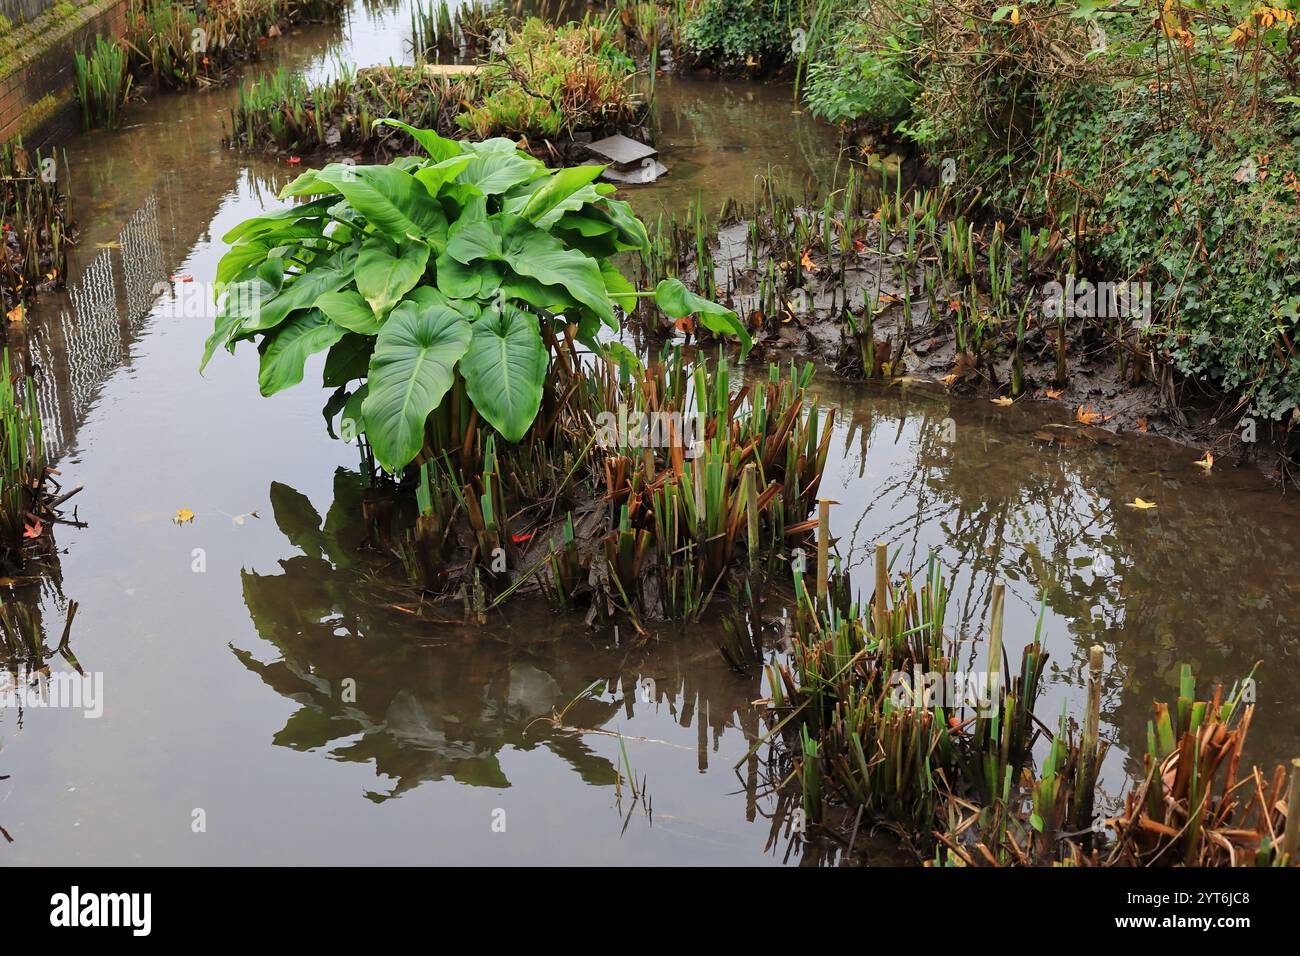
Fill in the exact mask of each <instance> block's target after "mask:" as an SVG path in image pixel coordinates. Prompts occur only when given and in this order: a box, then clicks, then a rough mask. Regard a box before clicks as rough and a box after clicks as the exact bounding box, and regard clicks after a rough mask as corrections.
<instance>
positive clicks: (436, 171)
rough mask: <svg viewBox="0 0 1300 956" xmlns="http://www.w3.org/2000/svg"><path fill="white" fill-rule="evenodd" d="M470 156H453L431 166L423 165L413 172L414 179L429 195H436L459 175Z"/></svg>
mask: <svg viewBox="0 0 1300 956" xmlns="http://www.w3.org/2000/svg"><path fill="white" fill-rule="evenodd" d="M471 158H472V157H469V156H460V155H457V156H453V157H452V158H451V159H446V160H443V161H442V162H440V163H436V164H434V165H433V166H425V167H424V168H423V169H421V170H417V171H416V172H415V173H414V176H415V178H416V179H418V180H419V181H420V183H421V184H422V185H423V186H424V188H425V189H427V190H428V191H429V195H430V196H437V195H438V194H439V193H440V192H442V187H443V186H445V185H447V183H449V182H451V181H452V180H454V179H455V178H456V177H457V176H459V175H460V174H461V173H462V172H463V171H464V169H465V167H466V166H468V165H469V161H470V159H471Z"/></svg>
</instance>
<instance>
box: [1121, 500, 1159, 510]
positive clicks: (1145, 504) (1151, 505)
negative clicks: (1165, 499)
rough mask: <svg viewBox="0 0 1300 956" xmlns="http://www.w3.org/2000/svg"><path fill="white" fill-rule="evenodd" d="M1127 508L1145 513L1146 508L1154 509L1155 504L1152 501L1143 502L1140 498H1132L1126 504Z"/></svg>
mask: <svg viewBox="0 0 1300 956" xmlns="http://www.w3.org/2000/svg"><path fill="white" fill-rule="evenodd" d="M1128 506H1129V507H1130V508H1137V509H1139V510H1141V511H1146V510H1147V509H1148V508H1154V507H1155V506H1156V503H1155V502H1154V501H1144V500H1142V499H1141V498H1134V499H1133V500H1132V501H1130V502H1129V503H1128Z"/></svg>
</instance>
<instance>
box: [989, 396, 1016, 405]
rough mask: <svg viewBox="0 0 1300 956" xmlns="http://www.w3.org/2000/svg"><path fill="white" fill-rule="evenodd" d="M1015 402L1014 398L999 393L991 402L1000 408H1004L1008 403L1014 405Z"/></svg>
mask: <svg viewBox="0 0 1300 956" xmlns="http://www.w3.org/2000/svg"><path fill="white" fill-rule="evenodd" d="M1015 403H1016V400H1015V399H1014V398H1007V396H1005V395H999V396H998V397H997V398H995V399H993V404H994V405H997V406H998V407H1000V408H1006V407H1007V406H1008V405H1014V404H1015Z"/></svg>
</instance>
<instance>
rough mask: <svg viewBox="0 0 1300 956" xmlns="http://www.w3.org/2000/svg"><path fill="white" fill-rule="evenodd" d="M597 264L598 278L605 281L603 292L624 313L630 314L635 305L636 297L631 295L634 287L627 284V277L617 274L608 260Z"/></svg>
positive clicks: (616, 270) (634, 289) (602, 260)
mask: <svg viewBox="0 0 1300 956" xmlns="http://www.w3.org/2000/svg"><path fill="white" fill-rule="evenodd" d="M599 262H600V277H601V278H602V279H604V280H605V291H606V292H607V293H609V297H610V298H611V299H613V300H614V301H615V302H616V303H617V304H618V306H619V308H621V309H622V310H623V311H624V312H629V313H630V312H632V311H633V310H634V309H635V308H636V303H637V297H636V296H635V295H633V294H632V293H634V292H636V286H634V285H633V284H632V283H631V282H629V281H628V279H627V276H625V275H623V273H621V272H619V271H618V269H616V268H615V267H614V264H613V263H612V262H610V261H609V260H608V259H601V260H599Z"/></svg>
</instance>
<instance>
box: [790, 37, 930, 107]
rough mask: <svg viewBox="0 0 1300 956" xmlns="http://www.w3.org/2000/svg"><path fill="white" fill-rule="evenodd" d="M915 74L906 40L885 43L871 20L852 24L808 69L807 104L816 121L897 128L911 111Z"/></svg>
mask: <svg viewBox="0 0 1300 956" xmlns="http://www.w3.org/2000/svg"><path fill="white" fill-rule="evenodd" d="M912 70H913V66H912V64H911V62H910V53H908V52H907V50H906V48H905V47H904V44H903V42H902V40H901V38H900V37H897V36H893V35H886V36H884V37H883V38H882V37H881V35H880V34H879V33H877V32H876V31H875V29H874V28H872V27H870V26H869V25H868V24H867V23H866V21H865V20H856V21H851V22H849V23H847V24H845V25H843V26H841V27H839V28H838V29H837V30H836V31H835V32H834V34H833V35H832V37H831V42H830V43H828V44H825V52H824V53H823V54H822V55H821V56H820V57H818V58H815V59H814V60H813V61H812V63H811V65H810V66H809V67H808V79H807V82H806V84H805V86H804V99H805V100H806V101H807V103H808V108H809V109H810V110H811V111H812V113H813V115H814V116H817V117H820V118H821V119H824V120H827V121H828V122H831V123H843V122H848V123H857V122H862V123H870V124H872V125H877V126H880V125H885V126H893V125H895V124H896V123H898V122H899V121H900V120H902V119H904V118H905V117H907V116H908V115H909V114H910V112H911V108H912V97H913V96H915V95H916V89H917V86H916V81H915V79H914V78H913V74H912Z"/></svg>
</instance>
